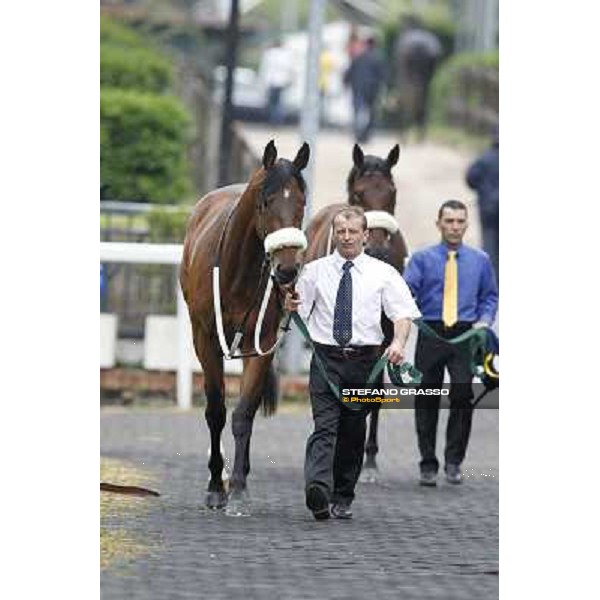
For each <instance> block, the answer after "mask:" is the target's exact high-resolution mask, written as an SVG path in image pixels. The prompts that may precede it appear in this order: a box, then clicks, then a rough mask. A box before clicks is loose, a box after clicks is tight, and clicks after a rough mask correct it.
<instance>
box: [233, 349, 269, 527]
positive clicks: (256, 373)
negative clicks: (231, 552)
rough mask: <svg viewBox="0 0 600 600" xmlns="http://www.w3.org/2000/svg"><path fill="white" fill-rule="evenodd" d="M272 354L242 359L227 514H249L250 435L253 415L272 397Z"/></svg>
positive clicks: (234, 424) (234, 420)
mask: <svg viewBox="0 0 600 600" xmlns="http://www.w3.org/2000/svg"><path fill="white" fill-rule="evenodd" d="M271 362H272V357H271V356H268V357H261V358H251V359H246V360H245V361H244V373H243V375H242V382H241V390H240V402H239V404H238V405H237V407H236V409H235V410H234V411H233V415H232V418H231V428H232V431H233V437H234V441H235V456H234V460H233V471H232V474H231V480H230V495H229V502H228V505H227V511H226V512H227V514H228V515H230V516H242V515H249V514H250V497H249V494H248V490H247V485H246V479H247V477H248V474H249V472H250V439H251V437H252V426H253V424H254V416H255V415H256V411H257V409H258V407H259V405H260V403H261V400H262V401H263V402H267V400H268V399H269V398H270V399H272V398H273V394H274V393H275V390H274V389H273V387H274V378H273V374H272V373H271V371H270V368H271Z"/></svg>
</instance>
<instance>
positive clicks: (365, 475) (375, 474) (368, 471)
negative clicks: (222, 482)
mask: <svg viewBox="0 0 600 600" xmlns="http://www.w3.org/2000/svg"><path fill="white" fill-rule="evenodd" d="M359 481H360V483H377V482H378V481H379V471H378V470H377V467H367V466H365V467H364V468H363V470H362V473H361V474H360V479H359Z"/></svg>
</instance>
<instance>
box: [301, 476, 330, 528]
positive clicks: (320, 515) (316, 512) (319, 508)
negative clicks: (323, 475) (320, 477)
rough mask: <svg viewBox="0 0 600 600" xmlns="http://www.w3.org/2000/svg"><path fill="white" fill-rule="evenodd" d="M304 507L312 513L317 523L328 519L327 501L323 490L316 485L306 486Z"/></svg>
mask: <svg viewBox="0 0 600 600" xmlns="http://www.w3.org/2000/svg"><path fill="white" fill-rule="evenodd" d="M306 506H307V507H308V508H309V509H310V510H311V511H312V514H313V517H314V518H315V519H317V521H323V520H324V519H329V500H328V499H327V493H326V492H325V490H324V489H323V488H322V487H321V486H320V485H318V484H316V483H309V484H308V485H307V486H306Z"/></svg>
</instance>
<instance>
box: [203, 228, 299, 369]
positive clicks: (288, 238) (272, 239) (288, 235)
mask: <svg viewBox="0 0 600 600" xmlns="http://www.w3.org/2000/svg"><path fill="white" fill-rule="evenodd" d="M307 245H308V242H307V240H306V236H305V235H304V232H303V231H302V230H300V229H297V228H296V227H286V228H283V229H279V230H278V231H275V232H273V233H270V234H269V235H268V236H267V237H266V238H265V241H264V246H265V251H266V252H267V254H270V253H271V252H274V251H275V250H278V249H279V248H283V247H286V246H291V247H297V248H300V249H302V250H306V247H307ZM219 271H220V267H214V268H213V300H214V308H215V321H216V324H217V335H218V337H219V344H220V345H221V350H222V352H223V356H224V357H225V359H226V360H232V359H234V358H239V357H240V356H241V353H240V352H239V346H240V343H241V341H242V337H243V333H242V332H241V331H238V332H237V333H236V334H235V336H234V338H233V343H232V344H231V348H229V346H228V345H227V340H226V339H225V332H224V330H223V312H222V309H221V285H220V278H219ZM272 290H273V269H271V271H270V273H269V279H268V282H267V287H266V288H265V293H264V294H263V299H262V303H261V305H260V311H259V313H258V320H257V322H256V327H255V328H254V349H255V350H256V352H257V354H258V355H259V356H266V355H267V354H272V353H273V352H275V350H277V348H278V346H279V344H280V343H281V342H282V340H283V331H282V330H280V331H279V333H278V335H277V339H276V340H275V343H274V344H273V345H272V346H271V348H269V350H265V351H263V350H262V348H261V347H260V334H261V333H262V326H263V320H264V317H265V313H266V312H267V306H268V304H269V298H270V296H271V291H272Z"/></svg>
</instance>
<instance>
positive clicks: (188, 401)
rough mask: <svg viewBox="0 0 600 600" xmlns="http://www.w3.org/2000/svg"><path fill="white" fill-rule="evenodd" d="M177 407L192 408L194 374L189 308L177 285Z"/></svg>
mask: <svg viewBox="0 0 600 600" xmlns="http://www.w3.org/2000/svg"><path fill="white" fill-rule="evenodd" d="M177 337H178V338H179V344H178V348H179V351H178V360H177V406H178V407H179V408H181V409H182V410H187V409H190V408H192V392H193V374H192V366H191V364H190V356H191V351H192V349H191V343H190V342H191V339H192V336H191V331H190V321H189V318H188V312H187V306H186V304H185V299H184V297H183V293H182V292H181V287H180V286H179V285H177Z"/></svg>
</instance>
